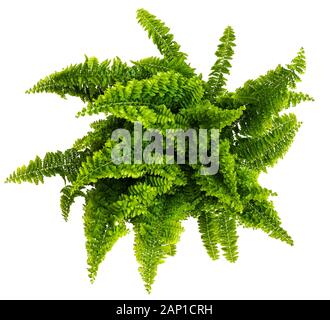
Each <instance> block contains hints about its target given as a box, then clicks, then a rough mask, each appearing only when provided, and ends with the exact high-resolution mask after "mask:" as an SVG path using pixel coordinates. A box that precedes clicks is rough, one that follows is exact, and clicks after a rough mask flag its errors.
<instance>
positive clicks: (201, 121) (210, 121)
mask: <svg viewBox="0 0 330 320" xmlns="http://www.w3.org/2000/svg"><path fill="white" fill-rule="evenodd" d="M244 110H245V107H240V108H237V109H235V110H228V109H221V108H219V107H216V106H215V105H213V104H212V103H210V102H209V101H208V100H206V101H203V103H200V104H197V105H196V106H192V107H188V108H185V109H182V111H181V112H180V113H181V114H182V115H183V116H184V117H185V118H187V119H188V121H189V123H190V124H191V125H192V126H199V127H201V128H218V129H219V130H222V129H223V128H224V127H226V126H230V125H231V124H232V123H233V122H234V121H236V120H238V119H239V118H240V117H241V116H242V115H243V112H244Z"/></svg>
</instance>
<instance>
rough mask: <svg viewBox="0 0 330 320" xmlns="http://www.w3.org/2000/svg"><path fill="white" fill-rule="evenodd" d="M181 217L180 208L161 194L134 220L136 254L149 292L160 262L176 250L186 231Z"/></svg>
mask: <svg viewBox="0 0 330 320" xmlns="http://www.w3.org/2000/svg"><path fill="white" fill-rule="evenodd" d="M181 219H182V213H180V214H179V216H177V212H176V211H172V210H171V208H170V207H168V205H167V201H166V200H165V199H162V198H160V199H159V201H156V202H155V203H154V205H153V206H152V207H151V208H150V211H149V213H148V214H147V215H145V216H139V217H137V218H135V219H134V220H133V225H134V232H135V243H134V250H135V256H136V259H137V261H138V263H139V265H140V267H139V272H140V274H141V277H142V280H143V281H144V284H145V288H146V290H147V292H148V293H150V291H151V286H152V284H153V283H154V280H155V277H156V275H157V269H158V266H159V264H161V263H163V262H164V261H165V258H166V257H168V256H172V255H173V254H174V253H175V250H176V244H177V242H178V241H179V239H180V235H181V233H182V232H183V227H182V226H181V222H180V220H181Z"/></svg>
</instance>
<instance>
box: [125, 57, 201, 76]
mask: <svg viewBox="0 0 330 320" xmlns="http://www.w3.org/2000/svg"><path fill="white" fill-rule="evenodd" d="M132 62H133V64H134V66H135V67H136V68H138V69H139V70H140V72H141V73H145V74H149V75H150V76H152V75H155V74H157V73H159V72H168V71H174V72H177V73H180V74H182V75H183V76H184V77H186V78H190V77H194V76H195V71H194V69H192V68H191V67H190V66H188V65H187V64H186V62H185V60H184V59H183V58H182V57H178V58H173V59H171V60H168V59H162V58H158V57H149V58H144V59H141V60H139V61H132Z"/></svg>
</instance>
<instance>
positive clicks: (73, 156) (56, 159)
mask: <svg viewBox="0 0 330 320" xmlns="http://www.w3.org/2000/svg"><path fill="white" fill-rule="evenodd" d="M85 158H86V152H78V151H76V150H74V149H68V150H66V151H64V152H61V151H56V152H47V153H46V155H45V157H44V158H43V159H41V158H40V157H39V156H37V157H36V158H35V160H31V161H30V162H29V164H28V165H27V166H25V165H24V166H22V167H20V168H18V169H17V170H16V171H14V172H13V173H12V174H11V175H10V176H9V177H8V178H7V179H6V182H14V183H22V182H30V183H35V184H39V183H40V182H41V183H43V182H44V178H45V177H52V176H56V175H59V176H61V177H62V178H63V179H67V180H68V181H69V182H72V181H74V180H75V178H76V175H77V173H78V170H79V167H80V165H81V163H82V162H83V161H84V160H85Z"/></svg>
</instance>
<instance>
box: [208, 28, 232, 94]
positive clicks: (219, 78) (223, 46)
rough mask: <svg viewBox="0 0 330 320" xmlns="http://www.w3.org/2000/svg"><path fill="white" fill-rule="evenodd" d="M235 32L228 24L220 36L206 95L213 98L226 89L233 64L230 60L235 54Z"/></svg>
mask: <svg viewBox="0 0 330 320" xmlns="http://www.w3.org/2000/svg"><path fill="white" fill-rule="evenodd" d="M234 47H235V33H234V30H233V28H232V27H230V26H228V27H227V28H226V29H225V31H224V33H223V36H222V37H221V38H220V44H219V45H218V49H217V51H216V52H215V55H216V57H217V58H218V59H217V60H216V62H215V63H214V65H213V66H212V68H211V73H210V75H209V80H208V82H207V85H206V86H207V93H206V95H207V96H208V97H209V98H211V99H213V98H215V97H216V96H218V95H220V94H221V92H222V91H224V90H225V85H226V82H227V79H226V75H229V72H230V68H231V64H230V61H231V59H232V58H233V55H234Z"/></svg>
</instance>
